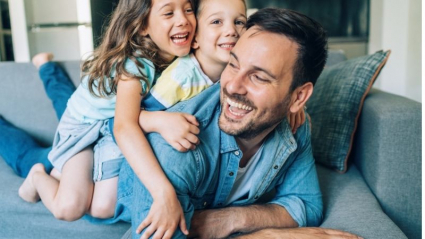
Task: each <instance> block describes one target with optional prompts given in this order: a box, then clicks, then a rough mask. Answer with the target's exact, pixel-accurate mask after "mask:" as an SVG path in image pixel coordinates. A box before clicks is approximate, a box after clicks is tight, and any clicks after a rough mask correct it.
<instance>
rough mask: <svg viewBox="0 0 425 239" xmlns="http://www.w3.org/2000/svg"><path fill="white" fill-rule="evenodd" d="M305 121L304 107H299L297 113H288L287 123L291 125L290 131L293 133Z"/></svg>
mask: <svg viewBox="0 0 425 239" xmlns="http://www.w3.org/2000/svg"><path fill="white" fill-rule="evenodd" d="M304 122H305V113H304V108H301V109H300V110H299V111H298V112H297V113H295V114H293V113H289V115H288V123H289V126H291V129H292V133H293V134H295V133H296V132H297V129H298V128H299V127H300V126H301V125H302V124H304Z"/></svg>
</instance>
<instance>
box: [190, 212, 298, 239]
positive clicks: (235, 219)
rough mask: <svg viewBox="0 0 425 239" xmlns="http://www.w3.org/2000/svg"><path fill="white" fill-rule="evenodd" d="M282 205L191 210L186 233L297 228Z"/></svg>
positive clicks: (203, 234) (224, 234)
mask: <svg viewBox="0 0 425 239" xmlns="http://www.w3.org/2000/svg"><path fill="white" fill-rule="evenodd" d="M297 226H298V224H297V223H296V222H295V221H294V220H293V219H292V217H291V216H290V215H289V213H288V212H287V211H286V209H285V208H283V207H281V206H279V205H276V204H267V205H251V206H246V207H229V208H222V209H210V210H200V211H195V214H194V215H193V218H192V226H191V230H190V236H189V237H194V238H223V237H228V236H230V235H231V234H233V233H236V232H242V233H248V232H252V231H257V230H260V229H264V228H277V227H279V228H282V227H297Z"/></svg>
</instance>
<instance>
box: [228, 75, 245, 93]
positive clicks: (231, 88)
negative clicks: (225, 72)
mask: <svg viewBox="0 0 425 239" xmlns="http://www.w3.org/2000/svg"><path fill="white" fill-rule="evenodd" d="M247 83H248V82H247V77H246V76H245V75H244V74H242V73H238V74H235V75H234V76H233V77H232V78H231V79H230V80H229V81H228V83H227V84H226V90H227V92H228V93H229V94H238V95H245V94H246V93H247Z"/></svg>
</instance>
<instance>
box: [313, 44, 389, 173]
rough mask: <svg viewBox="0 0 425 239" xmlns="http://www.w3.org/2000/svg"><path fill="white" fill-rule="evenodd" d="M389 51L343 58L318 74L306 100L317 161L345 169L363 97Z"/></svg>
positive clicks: (331, 166)
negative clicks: (311, 93)
mask: <svg viewBox="0 0 425 239" xmlns="http://www.w3.org/2000/svg"><path fill="white" fill-rule="evenodd" d="M389 55H390V51H387V52H383V51H380V52H376V53H375V54H372V55H368V56H363V57H359V58H355V59H351V60H348V61H344V62H341V63H338V64H336V65H333V66H331V67H328V68H325V70H324V71H323V73H322V74H321V75H320V77H319V79H318V80H317V83H316V85H315V87H314V93H313V95H312V97H311V99H310V100H309V101H308V103H307V107H308V113H309V114H310V116H311V123H312V147H313V154H314V157H315V159H316V161H317V162H319V163H321V164H323V165H325V166H328V167H330V168H333V169H336V170H338V171H340V172H345V171H346V170H347V159H348V156H349V154H350V151H351V147H352V143H353V138H354V133H355V131H356V127H357V120H358V117H359V115H360V112H361V109H362V105H363V101H364V98H365V97H366V95H367V93H368V92H369V90H370V88H371V87H372V84H373V82H374V81H375V79H376V78H377V76H378V74H379V72H380V70H381V69H382V67H383V66H384V65H385V63H386V61H387V59H388V57H389Z"/></svg>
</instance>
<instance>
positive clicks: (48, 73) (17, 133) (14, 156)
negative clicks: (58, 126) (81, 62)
mask: <svg viewBox="0 0 425 239" xmlns="http://www.w3.org/2000/svg"><path fill="white" fill-rule="evenodd" d="M39 74H40V78H41V80H42V81H43V85H44V89H45V91H46V93H47V96H48V97H49V98H50V100H51V101H52V103H53V108H54V109H55V111H56V115H57V117H58V119H60V118H61V117H62V114H63V112H64V111H65V109H66V104H67V102H68V99H69V98H70V97H71V95H72V93H73V92H74V91H75V86H74V84H73V83H72V81H71V79H70V78H69V76H68V75H67V74H66V72H65V71H64V70H63V69H62V68H61V67H59V66H58V65H57V64H56V63H54V62H48V63H46V64H44V65H42V66H41V67H40V69H39ZM0 132H1V134H0V155H1V156H2V157H3V159H4V160H5V161H6V163H7V164H8V165H9V166H10V167H11V168H12V169H13V170H14V171H15V173H16V174H17V175H19V176H21V177H26V176H27V175H28V172H29V170H30V169H31V168H32V166H33V165H34V164H36V163H42V164H43V165H44V167H45V168H46V171H47V172H50V171H51V170H52V168H53V166H52V164H51V163H50V161H49V160H48V159H47V155H48V154H49V152H50V150H51V147H47V148H46V147H43V146H41V145H40V144H39V143H38V142H37V141H36V140H35V139H34V138H32V137H31V136H30V135H29V134H27V133H26V132H25V131H23V130H21V129H18V128H16V127H15V126H13V125H12V124H10V123H9V122H7V121H5V120H4V119H3V118H1V117H0Z"/></svg>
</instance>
